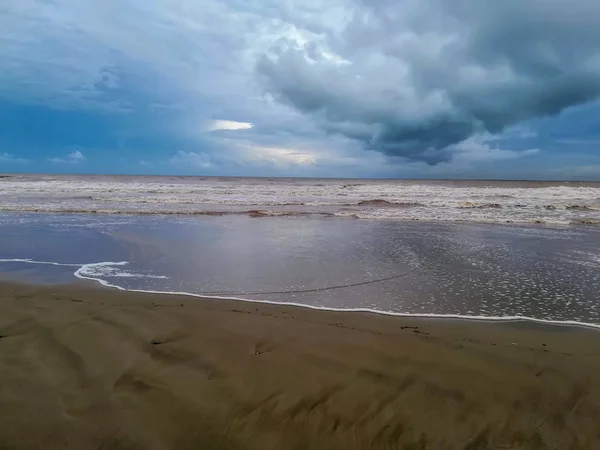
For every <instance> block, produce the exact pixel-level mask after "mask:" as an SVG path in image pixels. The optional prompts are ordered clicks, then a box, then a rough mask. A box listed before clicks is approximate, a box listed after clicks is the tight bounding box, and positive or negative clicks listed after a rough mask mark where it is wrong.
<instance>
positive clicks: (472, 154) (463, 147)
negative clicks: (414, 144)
mask: <svg viewBox="0 0 600 450" xmlns="http://www.w3.org/2000/svg"><path fill="white" fill-rule="evenodd" d="M449 150H450V151H451V152H452V154H453V158H452V163H451V164H457V165H464V164H468V165H471V164H473V163H490V162H494V161H506V160H511V159H519V158H524V157H527V156H534V155H537V154H539V153H540V150H539V149H537V148H531V149H527V150H522V151H517V150H505V149H501V148H495V147H492V146H491V145H490V141H489V140H488V139H487V137H473V138H470V139H467V140H466V141H463V142H461V143H460V144H456V145H454V146H452V147H450V149H449Z"/></svg>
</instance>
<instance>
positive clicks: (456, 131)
mask: <svg viewBox="0 0 600 450" xmlns="http://www.w3.org/2000/svg"><path fill="white" fill-rule="evenodd" d="M346 6H347V7H348V8H347V9H346V15H345V17H348V18H349V19H348V20H346V21H345V22H344V25H343V26H341V27H338V28H337V29H335V30H334V29H333V27H332V28H330V29H329V30H327V31H324V32H319V33H316V34H312V35H311V36H309V37H304V38H303V39H300V40H299V39H293V38H288V39H282V40H280V41H279V42H278V45H277V47H276V48H274V49H273V50H272V51H271V52H270V53H269V54H268V55H263V56H262V57H261V58H259V60H258V62H257V66H256V69H257V73H258V75H259V78H260V79H261V81H262V82H263V85H264V87H265V88H266V90H267V91H268V92H269V93H270V94H271V95H273V97H274V98H275V99H277V100H278V101H280V102H282V103H285V104H288V105H291V106H292V107H294V108H295V109H296V110H298V111H300V112H302V113H304V114H306V115H307V116H310V117H311V118H313V120H314V121H315V122H316V123H317V124H318V125H319V126H320V127H321V128H322V129H324V130H325V131H327V132H329V133H333V134H341V135H343V136H346V137H349V138H351V139H354V140H357V141H359V142H362V143H363V144H364V146H365V147H366V148H370V149H374V150H377V151H380V152H383V153H385V154H388V155H392V156H401V157H405V158H408V159H410V160H414V161H425V162H427V163H430V164H436V163H438V162H442V161H448V160H450V159H451V158H452V155H453V151H452V146H453V145H454V144H458V143H460V142H462V141H465V140H466V139H468V138H469V137H471V136H473V135H474V134H477V133H485V132H489V133H499V132H501V131H503V130H504V129H505V128H506V127H508V126H511V125H515V124H518V123H520V122H522V121H525V120H528V119H532V118H538V117H543V116H552V115H556V114H558V113H560V112H561V111H563V110H564V109H566V108H568V107H571V106H575V105H580V104H582V103H585V102H588V101H590V100H593V99H595V98H597V97H599V96H600V2H598V1H596V0H578V1H576V2H571V1H567V0H528V1H527V2H523V1H516V0H504V1H502V2H481V1H479V0H458V1H453V2H448V1H442V0H422V1H419V2H416V1H409V0H404V1H398V0H356V1H354V2H352V3H349V4H348V5H346ZM341 20H342V19H340V21H341ZM321 26H322V24H321ZM315 29H318V27H317V26H315Z"/></svg>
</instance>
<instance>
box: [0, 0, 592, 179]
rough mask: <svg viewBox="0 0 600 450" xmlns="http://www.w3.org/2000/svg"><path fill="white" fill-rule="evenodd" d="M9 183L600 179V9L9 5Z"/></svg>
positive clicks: (256, 2) (329, 3)
mask: <svg viewBox="0 0 600 450" xmlns="http://www.w3.org/2000/svg"><path fill="white" fill-rule="evenodd" d="M0 61H1V66H0V67H1V70H0V173H2V172H3V173H13V172H21V173H22V172H26V173H32V172H42V173H117V174H165V175H166V174H178V175H219V176H223V175H232V176H314V177H402V178H494V179H564V180H580V179H581V180H600V2H598V1H597V0H528V1H526V2H524V1H522V0H503V1H502V2H499V1H498V2H482V1H481V0H453V1H447V0H302V1H300V0H298V1H295V0H253V1H250V0H221V1H217V0H201V1H200V0H127V1H123V0H103V1H97V0H2V2H0Z"/></svg>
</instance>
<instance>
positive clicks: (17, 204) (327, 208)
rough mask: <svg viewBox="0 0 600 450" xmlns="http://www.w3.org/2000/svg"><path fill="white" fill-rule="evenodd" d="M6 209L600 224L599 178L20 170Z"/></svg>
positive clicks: (8, 190) (3, 194) (5, 187)
mask: <svg viewBox="0 0 600 450" xmlns="http://www.w3.org/2000/svg"><path fill="white" fill-rule="evenodd" d="M0 210H3V211H29V212H32V211H35V212H73V213H76V212H77V213H79V212H81V213H105V214H209V215H210V214H228V213H229V214H231V213H252V212H253V211H254V210H260V211H261V214H259V215H260V216H279V215H294V214H299V215H306V214H323V213H326V214H332V215H336V216H339V217H353V218H358V219H372V220H378V219H379V220H428V221H467V222H498V223H505V222H514V223H552V224H569V223H591V224H594V223H598V224H600V184H598V183H588V184H573V183H570V184H559V183H534V182H531V183H524V182H468V181H464V182H456V181H452V182H439V181H438V182H427V181H401V180H399V181H390V180H381V181H379V180H366V181H361V182H353V183H349V182H348V181H347V180H290V179H243V178H238V179H221V178H219V179H216V178H215V179H211V178H198V179H197V178H185V179H181V178H180V179H174V178H161V177H144V178H138V177H98V176H96V177H75V176H53V177H49V176H21V177H19V178H4V179H2V180H0Z"/></svg>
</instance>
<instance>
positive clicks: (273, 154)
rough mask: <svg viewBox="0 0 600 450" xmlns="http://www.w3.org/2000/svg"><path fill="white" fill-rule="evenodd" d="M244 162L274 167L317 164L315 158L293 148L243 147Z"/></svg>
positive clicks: (312, 154) (310, 154)
mask: <svg viewBox="0 0 600 450" xmlns="http://www.w3.org/2000/svg"><path fill="white" fill-rule="evenodd" d="M243 153H244V156H245V157H246V160H247V161H249V162H252V163H267V164H272V165H275V166H290V165H291V166H311V165H315V164H316V163H317V156H316V155H315V154H314V153H309V152H305V151H301V150H296V149H293V148H283V147H260V146H251V145H248V146H245V147H244V148H243Z"/></svg>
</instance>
